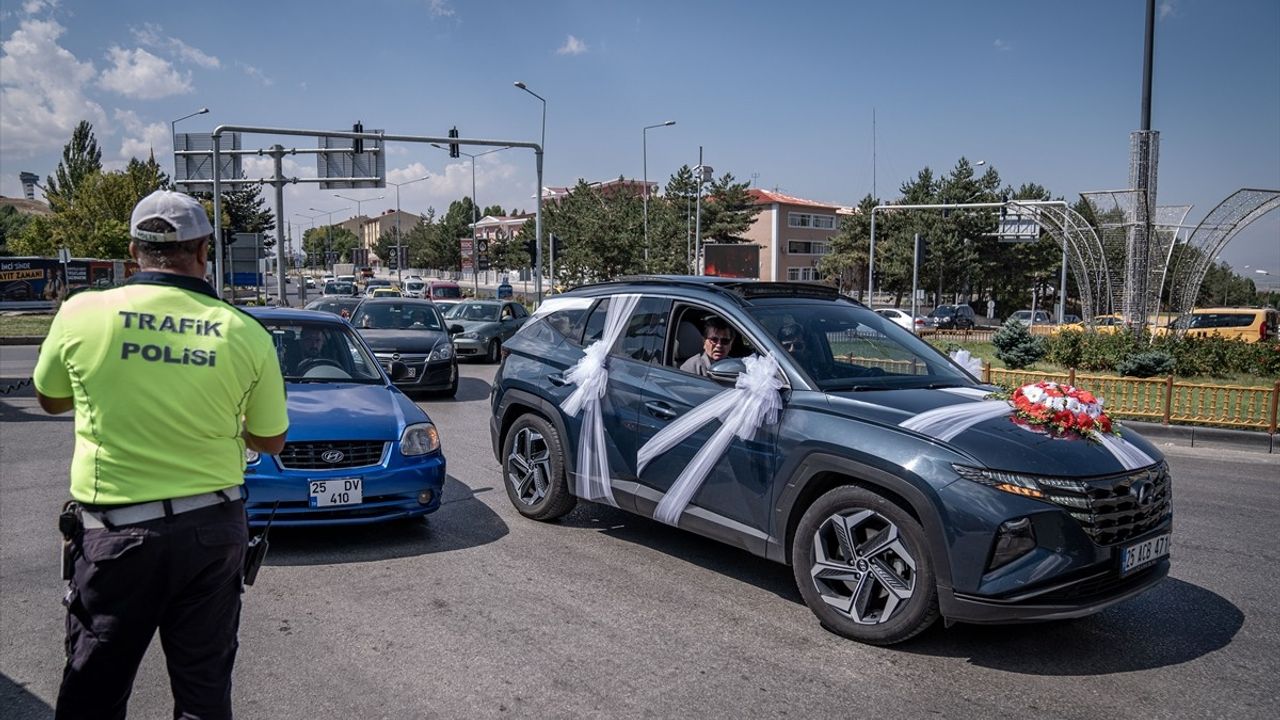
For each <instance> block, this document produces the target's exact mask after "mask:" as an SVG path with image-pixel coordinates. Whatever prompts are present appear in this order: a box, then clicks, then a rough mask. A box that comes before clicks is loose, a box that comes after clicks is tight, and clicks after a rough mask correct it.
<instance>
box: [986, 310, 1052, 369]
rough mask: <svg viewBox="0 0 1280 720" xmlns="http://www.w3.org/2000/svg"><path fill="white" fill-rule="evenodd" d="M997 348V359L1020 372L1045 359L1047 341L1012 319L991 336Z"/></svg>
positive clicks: (992, 342)
mask: <svg viewBox="0 0 1280 720" xmlns="http://www.w3.org/2000/svg"><path fill="white" fill-rule="evenodd" d="M991 344H992V345H995V347H996V357H997V358H999V359H1000V360H1001V361H1002V362H1004V364H1005V366H1006V367H1008V368H1010V369H1013V370H1018V369H1020V368H1024V367H1026V366H1028V365H1031V364H1032V363H1034V362H1036V361H1037V360H1039V359H1040V358H1042V357H1044V354H1045V351H1046V348H1045V340H1044V338H1042V337H1037V336H1035V335H1032V334H1031V330H1030V329H1029V328H1028V327H1027V326H1026V325H1023V324H1022V323H1020V322H1018V321H1017V320H1013V319H1010V320H1008V321H1006V322H1005V324H1004V325H1003V326H1002V327H1001V328H1000V329H999V330H997V331H996V333H995V335H992V336H991Z"/></svg>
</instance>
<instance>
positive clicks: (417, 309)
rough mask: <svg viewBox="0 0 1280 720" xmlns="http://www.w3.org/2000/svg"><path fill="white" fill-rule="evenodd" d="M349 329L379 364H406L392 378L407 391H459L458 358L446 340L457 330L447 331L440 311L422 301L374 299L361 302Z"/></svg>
mask: <svg viewBox="0 0 1280 720" xmlns="http://www.w3.org/2000/svg"><path fill="white" fill-rule="evenodd" d="M351 324H352V325H354V326H355V327H356V329H357V330H358V331H359V332H360V335H361V337H363V338H364V341H365V342H366V343H367V344H368V345H369V347H370V348H372V349H373V353H374V355H375V356H376V357H377V358H378V361H379V362H382V363H384V364H390V363H392V362H401V363H404V365H405V369H406V372H405V373H404V374H403V375H402V376H401V377H398V378H397V379H396V385H397V386H398V387H400V388H401V389H403V390H405V391H411V390H413V391H420V392H426V393H433V394H438V395H441V396H444V397H453V396H454V394H455V393H457V391H458V356H457V354H456V353H455V352H454V350H453V342H452V341H451V340H450V337H449V336H450V334H451V332H461V330H462V327H461V326H460V325H454V326H446V325H445V320H444V318H443V317H441V315H440V310H439V308H437V307H436V306H435V305H433V304H432V303H430V302H428V301H426V300H414V299H410V298H372V299H367V300H365V301H364V302H362V303H360V307H358V308H356V311H355V312H354V313H353V314H352V316H351Z"/></svg>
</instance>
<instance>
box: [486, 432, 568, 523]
mask: <svg viewBox="0 0 1280 720" xmlns="http://www.w3.org/2000/svg"><path fill="white" fill-rule="evenodd" d="M502 457H503V458H504V460H503V463H502V477H503V479H504V480H506V482H504V483H503V485H505V486H506V488H507V497H508V498H510V500H511V504H512V505H514V506H515V508H516V510H519V511H520V514H521V515H524V516H525V517H527V518H531V519H533V520H555V519H556V518H559V517H562V516H564V515H566V514H567V513H568V512H569V511H570V510H572V509H573V507H574V506H575V505H577V503H578V499H577V498H576V497H574V496H573V494H572V493H570V492H569V486H568V483H567V482H566V480H565V471H564V444H563V443H562V442H561V441H560V434H559V433H557V432H556V428H555V426H554V425H552V424H551V423H549V422H547V421H546V420H545V419H543V418H542V417H539V416H537V415H533V414H525V415H521V416H520V417H519V418H517V419H516V421H515V423H514V424H512V426H511V428H510V430H508V431H507V437H506V442H504V443H503V448H502Z"/></svg>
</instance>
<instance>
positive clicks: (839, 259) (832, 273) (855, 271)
mask: <svg viewBox="0 0 1280 720" xmlns="http://www.w3.org/2000/svg"><path fill="white" fill-rule="evenodd" d="M879 203H880V201H879V200H877V199H876V198H873V197H871V194H870V193H867V196H866V197H864V198H862V202H860V203H858V207H857V208H856V209H855V211H854V213H853V214H852V215H845V216H843V217H842V218H841V220H840V227H839V229H838V230H837V231H836V234H835V235H834V236H832V238H831V252H830V253H828V254H827V255H824V256H823V257H822V258H821V260H819V261H818V269H819V271H820V272H821V273H822V275H823V276H824V277H829V278H832V279H834V280H835V281H836V287H838V288H839V289H840V291H841V292H850V291H854V290H856V291H857V293H858V297H862V291H863V290H865V289H866V287H867V254H868V249H869V248H870V245H871V210H872V209H873V208H874V207H875V206H876V205H878V204H879Z"/></svg>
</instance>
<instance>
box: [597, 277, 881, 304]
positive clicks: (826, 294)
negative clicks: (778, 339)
mask: <svg viewBox="0 0 1280 720" xmlns="http://www.w3.org/2000/svg"><path fill="white" fill-rule="evenodd" d="M639 284H644V285H648V284H652V285H661V286H664V287H671V286H683V287H688V288H698V289H700V290H710V291H712V292H717V293H721V294H723V295H728V296H733V297H734V298H735V299H737V300H739V301H741V300H750V299H752V298H761V297H811V298H824V299H832V300H834V299H836V298H844V299H845V300H848V301H850V302H853V303H856V304H858V305H862V303H860V302H858V301H857V300H854V299H853V298H850V297H846V296H844V295H841V294H840V291H839V290H838V289H836V288H834V287H831V286H830V285H823V284H819V283H806V282H781V281H778V282H775V281H768V280H748V279H743V278H729V277H716V276H712V275H630V276H625V277H620V278H617V279H615V280H609V281H607V282H601V283H593V284H591V285H584V286H582V287H592V288H598V287H604V286H606V285H639ZM864 307H865V306H864Z"/></svg>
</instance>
